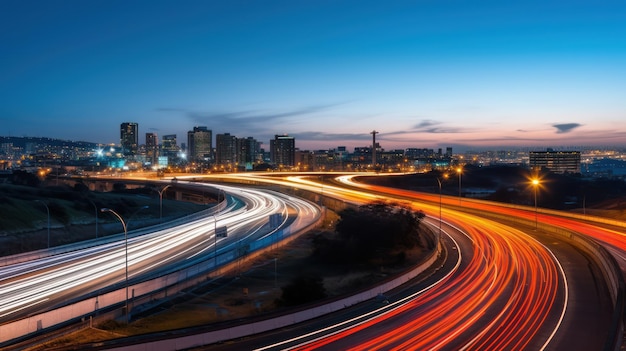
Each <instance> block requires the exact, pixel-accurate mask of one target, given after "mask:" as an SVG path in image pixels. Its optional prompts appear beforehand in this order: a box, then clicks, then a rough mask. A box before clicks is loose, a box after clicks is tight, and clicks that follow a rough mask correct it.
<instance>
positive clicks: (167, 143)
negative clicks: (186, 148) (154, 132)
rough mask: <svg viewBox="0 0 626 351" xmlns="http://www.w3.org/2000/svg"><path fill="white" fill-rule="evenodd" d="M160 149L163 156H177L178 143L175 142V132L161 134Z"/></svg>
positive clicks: (171, 157)
mask: <svg viewBox="0 0 626 351" xmlns="http://www.w3.org/2000/svg"><path fill="white" fill-rule="evenodd" d="M161 151H162V153H163V156H167V157H168V158H170V159H173V158H175V157H178V151H179V150H178V145H177V144H176V134H169V135H164V136H163V141H162V143H161Z"/></svg>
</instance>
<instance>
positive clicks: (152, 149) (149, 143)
mask: <svg viewBox="0 0 626 351" xmlns="http://www.w3.org/2000/svg"><path fill="white" fill-rule="evenodd" d="M146 156H147V159H148V162H150V163H151V164H156V163H157V161H158V159H159V138H158V136H157V134H156V133H146Z"/></svg>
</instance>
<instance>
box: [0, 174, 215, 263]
mask: <svg viewBox="0 0 626 351" xmlns="http://www.w3.org/2000/svg"><path fill="white" fill-rule="evenodd" d="M159 205H160V202H159V196H158V193H157V192H156V191H155V190H154V188H151V187H150V186H145V187H141V188H135V189H127V188H126V186H125V185H124V184H123V183H119V184H115V185H114V189H113V191H111V192H94V191H90V190H89V189H88V188H87V187H86V186H85V185H84V184H81V183H77V184H76V185H75V186H68V185H64V184H63V183H62V182H61V183H59V185H57V184H56V182H45V181H42V180H41V179H39V178H38V177H37V176H36V175H33V174H31V173H28V172H23V171H16V172H14V174H13V175H12V176H11V177H10V178H9V179H8V180H7V181H6V182H5V183H0V247H2V249H1V250H0V256H7V255H12V254H17V253H22V252H27V251H32V250H38V249H42V248H46V247H47V245H48V210H49V212H50V245H51V246H58V245H63V244H69V243H73V242H78V241H83V240H88V239H94V238H95V237H96V215H97V216H98V219H97V222H98V236H99V237H102V236H106V235H111V234H116V233H120V232H122V231H123V229H122V226H121V223H120V222H119V220H117V219H116V218H114V217H113V216H112V215H111V214H108V213H101V212H100V209H101V208H111V209H113V210H114V211H116V212H117V213H119V214H120V215H121V216H122V217H123V218H125V219H129V218H132V221H129V230H132V229H137V228H138V227H141V226H146V225H152V224H156V223H158V222H159V215H160V213H159ZM143 206H149V207H148V208H147V209H144V210H142V211H139V212H137V210H138V209H140V208H141V207H143ZM163 209H164V211H163V213H164V217H167V218H169V219H171V218H175V217H180V216H184V215H187V214H190V213H194V212H197V211H200V210H203V209H206V205H200V204H194V203H189V202H181V201H172V200H167V196H166V194H164V200H163Z"/></svg>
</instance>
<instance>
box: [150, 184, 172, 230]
mask: <svg viewBox="0 0 626 351" xmlns="http://www.w3.org/2000/svg"><path fill="white" fill-rule="evenodd" d="M171 186H172V184H169V185H166V186H164V187H163V189H161V190H160V191H159V190H156V189H154V191H156V192H157V193H159V221H160V222H163V193H164V192H165V189H167V188H169V187H171Z"/></svg>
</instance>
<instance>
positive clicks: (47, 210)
mask: <svg viewBox="0 0 626 351" xmlns="http://www.w3.org/2000/svg"><path fill="white" fill-rule="evenodd" d="M35 201H36V202H41V203H42V204H43V205H44V206H46V212H47V213H48V248H50V208H49V207H48V205H47V204H46V203H45V202H43V201H41V200H35Z"/></svg>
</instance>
